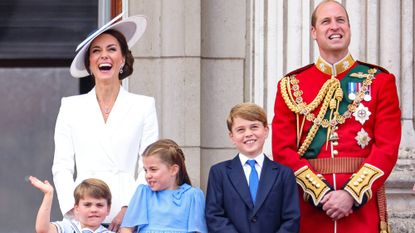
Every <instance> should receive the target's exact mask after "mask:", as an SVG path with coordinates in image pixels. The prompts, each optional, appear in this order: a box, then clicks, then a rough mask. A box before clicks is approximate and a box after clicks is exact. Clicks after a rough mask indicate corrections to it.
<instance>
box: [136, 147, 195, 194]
mask: <svg viewBox="0 0 415 233" xmlns="http://www.w3.org/2000/svg"><path fill="white" fill-rule="evenodd" d="M154 155H155V156H158V157H159V158H160V160H161V161H163V162H164V163H166V164H167V165H169V166H172V165H175V164H176V165H178V166H179V173H178V174H177V177H176V181H177V185H179V186H180V185H182V184H184V183H186V184H188V185H192V183H191V182H190V178H189V175H188V174H187V170H186V164H185V162H184V154H183V151H182V149H180V147H179V145H177V143H176V142H174V141H173V140H171V139H160V140H158V141H156V142H154V143H152V144H150V145H149V146H148V147H147V148H146V149H145V151H144V153H143V157H149V156H154Z"/></svg>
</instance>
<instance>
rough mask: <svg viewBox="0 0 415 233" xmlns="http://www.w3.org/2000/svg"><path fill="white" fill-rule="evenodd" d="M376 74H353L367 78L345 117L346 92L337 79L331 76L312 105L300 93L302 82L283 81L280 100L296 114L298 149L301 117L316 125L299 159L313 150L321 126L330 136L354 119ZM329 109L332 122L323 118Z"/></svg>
mask: <svg viewBox="0 0 415 233" xmlns="http://www.w3.org/2000/svg"><path fill="white" fill-rule="evenodd" d="M376 71H377V70H376V69H375V68H373V69H369V70H368V74H360V73H359V74H357V73H356V74H355V73H353V74H351V76H353V77H359V78H365V80H364V81H363V82H362V84H363V86H362V88H361V90H360V91H359V92H358V93H357V94H356V98H355V99H354V101H353V102H352V103H351V104H349V105H348V107H347V110H346V111H345V112H344V113H343V114H342V115H340V114H339V104H340V102H341V101H342V99H343V91H342V90H341V87H340V81H339V80H338V79H336V78H335V76H332V77H331V78H330V79H329V80H327V81H326V82H325V83H324V84H323V86H322V87H321V88H320V91H319V92H318V94H317V96H316V97H315V98H314V100H313V101H311V103H310V104H307V103H306V102H304V101H303V98H302V94H303V91H302V90H300V87H299V85H298V84H299V80H298V79H297V78H296V76H295V75H292V76H286V77H284V78H283V79H282V80H281V83H280V87H281V96H282V98H283V99H284V102H285V104H286V105H287V107H288V108H289V109H290V110H291V111H292V112H294V113H295V114H297V141H298V142H297V144H298V145H299V141H300V139H301V134H302V126H301V128H299V122H298V121H299V117H298V115H299V114H301V115H304V119H306V120H308V121H311V122H313V125H312V127H311V129H310V131H309V132H308V134H307V136H306V139H305V140H304V142H303V144H302V145H301V146H300V148H299V149H298V151H297V153H298V154H299V155H300V156H303V155H304V153H305V152H306V151H307V149H308V147H309V146H310V144H311V142H312V141H313V139H314V137H315V136H316V133H317V131H318V129H319V128H320V126H322V127H323V128H328V130H327V134H328V135H329V134H330V132H331V129H333V128H334V129H335V128H336V126H337V125H339V124H343V123H344V122H345V121H346V119H348V118H350V117H352V114H353V112H355V111H356V108H357V107H358V106H359V104H360V102H361V101H362V100H363V97H364V96H365V92H366V91H367V90H368V87H369V86H370V85H371V84H372V80H373V79H374V78H375V77H374V74H375V73H376ZM356 75H357V76H356ZM291 85H292V87H291ZM291 89H292V90H291ZM323 100H324V101H323ZM320 105H322V106H321V108H320V111H319V112H318V114H317V117H316V116H315V115H314V114H313V113H312V112H313V111H314V110H315V109H316V108H317V107H318V106H320ZM329 107H330V109H331V113H330V119H329V120H328V119H324V116H325V114H326V112H327V109H328V108H329ZM304 119H303V120H304ZM301 125H303V124H301Z"/></svg>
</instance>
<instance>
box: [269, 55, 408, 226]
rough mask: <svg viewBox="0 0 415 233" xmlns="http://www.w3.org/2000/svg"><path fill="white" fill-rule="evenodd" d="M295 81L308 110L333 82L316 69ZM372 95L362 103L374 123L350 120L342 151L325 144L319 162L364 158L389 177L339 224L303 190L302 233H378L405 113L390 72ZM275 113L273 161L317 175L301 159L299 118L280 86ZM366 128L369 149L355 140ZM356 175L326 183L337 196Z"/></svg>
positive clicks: (341, 132) (342, 130)
mask: <svg viewBox="0 0 415 233" xmlns="http://www.w3.org/2000/svg"><path fill="white" fill-rule="evenodd" d="M357 65H360V63H359V62H358V61H357V62H355V63H354V64H353V65H352V66H351V67H350V68H349V69H347V70H345V71H344V72H342V73H340V74H338V75H337V76H336V78H337V79H339V80H342V79H343V78H344V77H345V76H346V74H348V73H349V71H350V70H352V69H353V68H354V67H356V66H357ZM296 77H297V79H298V81H299V86H300V89H301V90H302V91H303V94H302V97H303V99H304V101H305V102H306V103H307V104H308V103H310V102H311V101H312V100H313V99H314V98H315V97H316V96H317V94H318V92H319V90H320V89H321V87H322V86H323V84H324V83H325V82H326V81H327V80H328V79H329V78H330V77H331V76H330V75H329V74H326V73H323V72H321V71H320V70H319V69H317V67H316V66H315V65H313V66H309V67H306V68H304V69H299V70H298V73H297V74H296ZM370 89H371V100H370V101H362V102H361V103H362V104H363V105H364V106H365V107H367V108H368V109H369V111H370V113H371V115H370V116H369V119H368V120H366V121H365V122H364V123H363V124H361V123H360V122H359V121H357V120H356V119H355V117H354V116H352V117H351V118H348V119H347V120H346V121H345V123H343V124H340V125H339V126H338V130H337V132H338V136H339V139H338V145H336V146H333V145H331V143H329V144H328V146H327V149H326V143H324V144H323V145H322V146H321V149H320V152H319V153H318V155H317V158H318V159H320V158H333V157H336V158H341V157H363V158H364V162H363V164H369V165H372V166H374V167H376V168H378V169H380V170H381V171H382V172H383V173H384V174H383V175H382V176H381V177H379V178H378V179H376V180H375V181H374V182H373V183H372V184H371V185H370V187H369V190H371V191H372V193H373V196H372V197H371V198H370V199H369V200H368V201H367V202H365V203H362V205H361V206H360V208H359V209H357V210H355V211H354V212H353V213H352V214H351V215H349V216H348V217H344V218H342V219H340V220H338V221H333V220H331V218H330V217H328V216H327V215H326V213H325V212H324V211H323V210H321V209H319V208H317V207H315V206H313V204H311V203H310V202H308V201H305V200H304V199H303V198H302V197H303V196H302V195H303V188H301V187H300V186H299V189H300V195H301V198H300V199H301V203H300V207H301V223H300V232H302V233H306V232H310V233H315V232H318V233H326V232H327V233H331V232H336V233H348V232H350V233H352V232H353V233H355V232H376V233H378V232H379V221H380V220H379V210H378V205H377V197H376V195H375V194H376V191H377V190H378V189H379V187H381V186H382V185H383V184H384V183H385V180H386V178H387V177H388V176H389V174H390V173H391V171H392V169H393V167H394V165H395V163H396V160H397V156H398V149H399V143H400V138H401V122H400V117H401V112H400V109H399V100H398V94H397V89H396V84H395V77H394V76H393V74H390V73H388V72H387V71H385V70H382V71H380V73H378V74H376V75H375V79H374V80H373V81H372V85H371V88H370ZM347 95H348V93H347V92H345V93H344V98H343V100H342V101H345V99H346V96H347ZM274 111H275V116H274V119H273V122H272V132H273V134H272V150H273V157H274V160H275V161H278V162H280V163H282V164H285V165H287V166H289V167H291V168H292V169H293V170H294V172H296V171H298V170H299V169H300V168H303V167H304V166H308V167H309V168H310V169H311V170H312V171H314V169H313V167H312V166H311V165H310V162H309V160H308V159H307V158H304V157H301V156H300V155H299V154H298V153H297V150H298V148H297V143H296V140H297V138H296V137H297V133H296V129H297V123H296V114H295V113H294V112H293V111H291V110H290V109H289V108H288V107H287V105H286V103H285V101H284V99H283V97H282V95H281V85H280V83H279V85H278V93H277V97H276V100H275V109H274ZM318 111H319V108H317V109H316V110H314V113H315V115H317V113H318ZM302 118H303V116H302V115H301V117H300V122H301V121H302ZM311 125H312V122H310V121H307V120H306V121H305V125H304V128H303V132H302V137H301V140H300V142H303V141H304V139H305V137H306V135H307V132H308V130H309V128H310V127H311ZM362 128H363V129H364V130H365V131H366V132H367V133H368V136H369V137H370V138H371V139H370V141H369V144H368V145H367V146H364V148H362V147H361V146H360V145H359V144H358V143H357V140H356V136H357V134H358V132H359V131H361V129H362ZM300 145H301V143H300ZM334 150H337V152H338V153H337V152H335V153H336V154H333V151H334ZM314 172H315V171H314ZM356 172H358V171H356ZM356 172H355V173H356ZM315 173H317V172H315ZM352 174H353V173H337V174H325V175H324V178H325V179H326V180H327V182H328V183H329V184H330V185H331V186H332V187H333V188H334V190H339V189H342V188H343V187H344V186H345V184H346V183H347V182H348V181H349V179H350V178H351V176H352ZM297 178H298V177H297ZM297 182H298V179H297Z"/></svg>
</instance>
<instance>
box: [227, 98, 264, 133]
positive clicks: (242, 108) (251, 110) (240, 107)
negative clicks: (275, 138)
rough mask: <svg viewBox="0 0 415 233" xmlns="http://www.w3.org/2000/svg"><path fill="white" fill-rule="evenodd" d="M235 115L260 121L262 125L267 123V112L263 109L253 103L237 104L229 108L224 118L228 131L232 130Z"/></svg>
mask: <svg viewBox="0 0 415 233" xmlns="http://www.w3.org/2000/svg"><path fill="white" fill-rule="evenodd" d="M237 117H239V118H242V119H244V120H248V121H260V122H261V123H262V125H264V127H267V125H268V121H267V114H266V113H265V111H264V109H263V108H262V107H260V106H258V105H256V104H254V103H241V104H237V105H235V106H234V107H233V108H232V109H231V111H230V112H229V115H228V118H227V119H226V124H227V125H228V130H229V132H232V126H233V122H234V120H235V118H237Z"/></svg>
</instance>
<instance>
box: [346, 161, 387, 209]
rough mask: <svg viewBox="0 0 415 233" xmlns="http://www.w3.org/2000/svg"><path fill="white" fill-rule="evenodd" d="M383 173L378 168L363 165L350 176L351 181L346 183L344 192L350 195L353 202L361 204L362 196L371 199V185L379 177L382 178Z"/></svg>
mask: <svg viewBox="0 0 415 233" xmlns="http://www.w3.org/2000/svg"><path fill="white" fill-rule="evenodd" d="M383 174H384V173H383V171H382V170H380V169H379V168H377V167H375V166H373V165H371V164H368V163H365V164H364V165H363V167H362V168H360V170H359V171H358V172H357V174H354V175H353V176H352V179H351V180H350V181H349V182H348V183H347V185H346V187H345V188H344V190H345V191H347V192H348V193H350V195H352V197H353V198H354V200H355V201H356V202H357V203H359V204H362V200H363V197H364V195H366V196H367V197H368V199H371V197H372V190H371V188H372V184H373V182H375V180H377V179H379V177H381V176H383Z"/></svg>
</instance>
